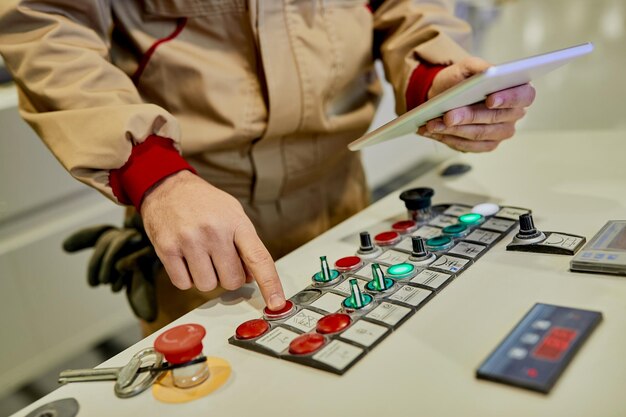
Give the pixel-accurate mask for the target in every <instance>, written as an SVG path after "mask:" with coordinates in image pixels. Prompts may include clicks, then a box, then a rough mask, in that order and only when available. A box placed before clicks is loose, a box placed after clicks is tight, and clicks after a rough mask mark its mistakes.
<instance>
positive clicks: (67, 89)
mask: <svg viewBox="0 0 626 417" xmlns="http://www.w3.org/2000/svg"><path fill="white" fill-rule="evenodd" d="M10 1H12V2H13V4H12V5H9V6H7V5H4V6H3V9H2V11H0V53H1V54H2V56H3V57H4V59H5V62H6V65H7V68H8V69H9V70H10V71H11V72H12V74H13V76H14V79H15V81H16V84H17V87H18V92H19V102H20V113H21V115H22V117H23V118H24V119H25V120H26V121H27V122H28V123H29V124H30V125H31V127H32V128H33V129H34V130H35V131H36V132H37V134H38V135H39V136H40V137H41V138H42V139H43V141H44V142H45V144H46V145H47V146H48V148H50V150H51V151H52V152H53V153H54V155H55V156H56V157H57V159H58V160H59V161H60V162H61V164H63V166H64V167H65V168H66V169H67V170H68V171H69V172H70V173H71V174H72V175H73V176H74V177H75V178H77V179H78V180H80V181H82V182H84V183H86V184H88V185H90V186H92V187H94V188H96V189H97V190H99V191H100V192H102V193H104V194H105V195H107V196H108V197H109V198H111V199H112V200H114V201H116V202H118V203H125V204H129V203H133V204H135V205H136V206H138V204H139V203H140V200H141V197H142V196H143V192H144V191H145V190H139V191H137V190H125V189H124V176H123V175H119V170H120V169H122V168H124V167H125V164H126V163H127V162H128V161H129V159H130V158H131V155H133V154H136V153H137V152H133V151H134V149H135V148H137V147H138V146H139V145H140V144H141V145H143V146H141V147H139V148H140V150H141V152H139V156H138V157H143V158H144V159H143V160H144V161H148V162H151V163H158V162H159V159H160V158H161V159H162V158H168V160H169V161H170V162H169V165H168V164H165V165H166V166H170V168H171V166H172V164H173V165H175V166H177V167H178V168H177V169H185V168H184V166H185V164H186V163H185V162H184V160H183V159H182V157H180V155H179V150H180V146H179V140H180V132H179V126H178V123H177V122H176V120H175V119H174V117H173V116H172V115H171V114H169V113H168V112H167V111H165V110H164V109H162V108H160V107H158V106H155V105H151V104H146V103H143V102H142V100H141V97H140V95H139V93H138V91H137V90H136V88H135V86H134V85H133V83H132V81H131V79H130V78H129V77H128V76H127V75H126V74H125V73H124V72H122V71H121V70H120V69H118V68H117V67H115V66H114V65H113V64H112V63H111V62H110V58H109V50H110V48H109V47H110V36H109V34H110V31H111V27H112V16H111V7H110V2H111V0H79V1H77V0H47V1H24V0H22V1H15V0H10ZM155 137H156V138H161V142H160V143H157V146H156V149H157V155H153V153H154V152H151V151H150V150H151V149H153V148H155V146H149V145H150V143H147V141H146V139H147V138H151V140H152V138H155ZM163 138H167V140H165V142H163ZM153 141H154V140H153ZM148 142H149V141H148ZM164 149H165V150H164ZM146 154H148V156H147V157H146ZM151 155H152V156H151ZM164 155H165V156H164ZM146 158H147V159H146ZM177 158H178V162H177V163H174V162H172V161H173V160H176V159H177ZM181 167H182V168H181ZM135 171H137V170H135ZM161 171H162V169H161ZM112 172H114V173H116V174H118V175H117V176H116V181H113V182H114V185H115V184H117V190H114V189H112V188H111V181H110V178H109V177H110V174H111V173H112ZM133 172H134V171H133ZM159 175H160V176H161V177H163V175H165V174H164V173H163V172H160V173H159ZM148 176H149V175H148ZM159 179H160V178H156V179H154V181H157V180H159ZM120 181H121V183H120ZM143 182H144V183H145V182H146V181H145V178H144V181H143ZM149 182H150V181H148V183H149ZM144 186H145V187H149V185H146V184H144ZM131 188H132V187H131ZM135 188H136V187H135ZM137 192H138V193H139V194H140V195H134V194H133V195H130V194H131V193H137Z"/></svg>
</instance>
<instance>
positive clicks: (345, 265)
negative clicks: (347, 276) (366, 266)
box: [335, 256, 363, 272]
mask: <svg viewBox="0 0 626 417" xmlns="http://www.w3.org/2000/svg"><path fill="white" fill-rule="evenodd" d="M362 266H363V260H362V259H361V258H359V257H358V256H346V257H345V258H341V259H338V260H337V262H335V268H336V269H337V271H339V272H349V271H354V270H356V269H359V268H360V267H362Z"/></svg>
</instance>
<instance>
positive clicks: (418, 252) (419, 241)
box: [411, 236, 428, 258]
mask: <svg viewBox="0 0 626 417" xmlns="http://www.w3.org/2000/svg"><path fill="white" fill-rule="evenodd" d="M411 243H412V244H413V251H412V252H411V256H413V257H415V258H423V257H425V256H427V255H428V251H427V250H426V244H425V243H424V239H423V238H421V237H419V236H413V237H412V238H411Z"/></svg>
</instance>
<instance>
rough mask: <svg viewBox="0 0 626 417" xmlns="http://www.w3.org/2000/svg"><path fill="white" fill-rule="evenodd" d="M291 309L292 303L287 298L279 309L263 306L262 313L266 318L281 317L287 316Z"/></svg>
mask: <svg viewBox="0 0 626 417" xmlns="http://www.w3.org/2000/svg"><path fill="white" fill-rule="evenodd" d="M292 311H293V303H292V302H291V301H289V300H287V301H286V302H285V306H284V307H283V308H281V309H280V310H270V309H269V307H265V309H264V310H263V314H265V317H267V318H268V319H282V318H283V317H287V316H288V315H289V314H291V312H292Z"/></svg>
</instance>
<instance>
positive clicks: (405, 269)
mask: <svg viewBox="0 0 626 417" xmlns="http://www.w3.org/2000/svg"><path fill="white" fill-rule="evenodd" d="M414 272H415V265H412V264H410V263H406V262H405V263H401V264H395V265H391V266H390V267H389V268H387V275H389V276H390V277H391V278H393V279H405V278H408V277H410V276H411V275H413V273H414Z"/></svg>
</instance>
